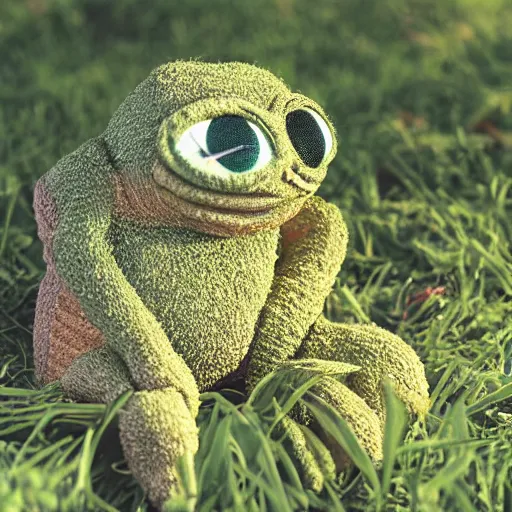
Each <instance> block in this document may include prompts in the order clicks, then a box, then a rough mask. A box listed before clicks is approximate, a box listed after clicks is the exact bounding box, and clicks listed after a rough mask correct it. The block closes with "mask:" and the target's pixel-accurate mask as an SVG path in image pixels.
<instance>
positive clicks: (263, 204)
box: [153, 161, 302, 217]
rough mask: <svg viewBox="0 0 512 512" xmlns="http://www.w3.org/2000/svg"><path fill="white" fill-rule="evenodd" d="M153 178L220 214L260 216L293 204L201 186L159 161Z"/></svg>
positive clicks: (264, 195)
mask: <svg viewBox="0 0 512 512" xmlns="http://www.w3.org/2000/svg"><path fill="white" fill-rule="evenodd" d="M153 178H154V180H155V181H156V183H157V184H158V185H160V186H161V187H163V188H164V189H165V190H166V191H168V192H170V193H171V194H173V195H175V196H178V197H179V198H180V199H182V200H186V201H187V202H188V203H191V204H194V205H197V206H198V207H202V208H205V209H208V210H212V211H214V212H216V213H220V214H231V215H237V216H244V217H247V216H249V217H255V216H258V217H259V216H264V215H265V214H268V213H269V212H271V211H272V210H275V209H277V208H278V207H280V206H283V205H284V204H287V205H289V204H290V199H288V198H286V199H283V198H282V197H279V196H276V195H273V194H269V193H261V192H260V193H251V194H223V193H221V192H216V191H211V190H206V189H202V188H200V187H197V186H196V185H192V184H191V183H189V182H187V181H186V180H184V179H183V178H181V177H180V176H179V175H178V174H177V173H176V172H174V171H172V170H171V169H170V168H169V167H167V166H165V165H163V164H162V163H161V162H160V161H157V162H156V163H155V166H154V168H153ZM297 199H299V198H297ZM301 199H302V198H301Z"/></svg>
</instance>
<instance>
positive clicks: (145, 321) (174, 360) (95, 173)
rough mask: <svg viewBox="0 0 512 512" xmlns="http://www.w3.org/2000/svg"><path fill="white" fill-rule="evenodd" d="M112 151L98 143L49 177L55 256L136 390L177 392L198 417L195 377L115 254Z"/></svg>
mask: <svg viewBox="0 0 512 512" xmlns="http://www.w3.org/2000/svg"><path fill="white" fill-rule="evenodd" d="M113 173H114V169H113V167H112V165H110V163H109V155H108V151H107V148H106V144H105V143H104V142H103V140H102V139H99V138H97V139H92V140H90V141H88V142H86V143H85V144H83V145H82V146H81V147H80V148H79V149H78V150H76V151H75V152H73V153H71V154H70V155H68V156H66V157H65V158H63V159H62V160H61V161H60V162H59V163H58V164H57V166H56V167H55V168H54V169H53V170H52V171H50V172H49V173H48V174H47V175H46V176H45V183H44V184H45V186H47V187H48V190H49V192H50V194H51V195H52V196H53V198H54V200H55V202H56V207H57V215H58V224H57V228H56V231H55V235H54V241H53V251H54V255H55V265H56V269H57V272H58V274H59V275H60V276H61V278H63V280H64V282H65V283H66V285H67V286H68V287H69V289H70V290H71V292H72V293H73V294H74V295H75V296H76V298H77V299H78V301H79V303H80V306H81V307H82V309H83V311H84V313H85V315H86V316H87V318H88V319H89V320H90V321H91V322H92V323H93V324H94V325H95V326H96V327H97V328H98V329H99V330H100V331H101V332H102V333H103V335H104V337H105V343H106V345H107V346H108V347H109V348H111V349H112V350H113V351H114V352H115V353H117V354H118V355H119V356H120V357H121V359H122V360H123V361H124V363H125V364H126V366H127V367H128V371H129V374H130V377H131V379H132V381H133V383H134V385H135V388H136V389H140V390H151V389H162V388H166V387H173V388H175V389H176V390H177V391H179V392H180V393H182V394H183V396H184V398H185V400H186V401H187V403H188V405H189V407H190V408H191V411H192V412H194V411H197V407H198V403H199V402H198V391H197V386H196V383H195V380H194V377H193V375H192V373H191V371H190V369H189V368H188V367H187V366H186V364H185V362H184V361H183V359H182V358H181V357H180V356H179V355H178V354H177V353H176V352H175V351H174V350H173V348H172V346H171V343H170V342H169V339H168V338H167V336H166V334H165V333H164V331H163V329H162V327H161V325H160V324H159V323H158V321H157V320H156V318H155V317H154V316H153V314H152V313H151V312H150V311H149V310H148V309H147V308H146V306H145V305H144V303H143V302H142V300H141V299H140V297H139V296H138V295H137V293H136V291H135V290H134V288H133V287H132V286H131V285H130V284H129V283H128V281H127V280H126V278H125V276H124V275H123V273H122V271H121V269H120V268H119V266H118V265H117V263H116V260H115V258H114V256H113V254H112V246H111V244H110V243H109V227H110V224H111V219H112V212H113V206H114V189H113V186H112V177H113Z"/></svg>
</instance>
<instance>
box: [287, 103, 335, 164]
mask: <svg viewBox="0 0 512 512" xmlns="http://www.w3.org/2000/svg"><path fill="white" fill-rule="evenodd" d="M286 131H287V132H288V137H290V140H291V142H292V144H293V147H294V148H295V151H297V154H298V155H299V156H300V158H301V160H302V161H303V162H304V163H305V164H306V165H307V166H308V167H318V166H319V165H320V164H321V163H322V161H323V160H324V158H325V157H326V156H327V155H328V154H329V153H330V152H331V149H332V144H333V138H332V133H331V130H330V128H329V126H327V123H326V122H325V121H324V120H323V119H322V117H321V116H320V114H318V113H317V112H315V111H314V110H312V109H310V108H301V109H299V110H293V111H292V112H290V113H289V114H288V115H287V116H286Z"/></svg>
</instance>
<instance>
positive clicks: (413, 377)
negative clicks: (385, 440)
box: [296, 315, 430, 428]
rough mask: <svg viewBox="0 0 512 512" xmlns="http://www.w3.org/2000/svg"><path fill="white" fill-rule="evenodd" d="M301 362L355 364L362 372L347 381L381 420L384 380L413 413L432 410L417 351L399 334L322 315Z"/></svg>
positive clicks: (299, 356)
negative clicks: (319, 361) (324, 361)
mask: <svg viewBox="0 0 512 512" xmlns="http://www.w3.org/2000/svg"><path fill="white" fill-rule="evenodd" d="M296 357H298V358H322V359H327V360H335V361H343V362H346V363H351V364H355V365H358V366H360V367H361V369H360V370H359V371H358V372H356V373H353V374H351V375H349V376H348V377H347V378H346V384H347V386H348V387H349V388H350V389H351V390H353V391H354V392H355V393H357V394H358V395H359V396H360V397H361V398H363V399H364V401H365V402H366V404H368V405H369V406H370V407H371V409H373V410H374V411H375V412H376V413H377V415H378V416H379V418H380V420H381V427H382V428H383V424H384V419H385V404H384V394H383V387H382V384H383V380H384V379H385V378H387V379H389V380H390V382H391V384H392V385H393V387H394V390H395V393H396V395H397V396H398V398H400V399H401V400H402V401H403V402H404V404H405V405H406V406H407V408H408V410H409V412H411V413H416V414H418V415H424V414H425V413H426V412H427V411H428V408H429V407H430V399H429V394H428V383H427V380H426V378H425V369H424V367H423V364H422V363H421V361H420V359H419V358H418V356H417V355H416V353H415V352H414V350H413V349H412V348H411V347H410V346H409V345H407V344H406V343H405V342H404V341H403V340H402V339H401V338H399V337H398V336H396V335H395V334H393V333H391V332H389V331H386V330H385V329H382V328H381V327H377V326H374V325H360V324H343V323H336V322H331V321H329V320H327V319H326V318H325V317H324V316H323V315H321V316H320V317H319V318H318V319H317V321H316V322H315V324H314V325H313V326H312V327H311V329H310V331H309V333H308V335H307V337H306V339H305V340H304V342H303V344H302V345H301V348H300V349H299V351H298V353H297V356H296Z"/></svg>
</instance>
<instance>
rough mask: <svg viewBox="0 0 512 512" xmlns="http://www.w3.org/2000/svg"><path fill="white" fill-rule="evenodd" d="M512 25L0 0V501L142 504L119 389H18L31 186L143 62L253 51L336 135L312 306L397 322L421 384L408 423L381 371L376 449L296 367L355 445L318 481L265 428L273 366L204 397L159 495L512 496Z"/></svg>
mask: <svg viewBox="0 0 512 512" xmlns="http://www.w3.org/2000/svg"><path fill="white" fill-rule="evenodd" d="M511 23H512V5H511V4H510V2H507V1H505V0H489V1H486V2H481V1H478V0H452V1H448V0H447V1H443V2H441V1H435V0H414V1H413V0H410V1H406V0H388V1H386V2H380V1H378V0H365V1H364V5H361V1H356V0H345V1H342V2H340V1H334V0H322V1H319V2H316V3H315V4H314V6H312V4H311V2H308V1H307V0H275V1H270V0H268V1H264V0H260V1H258V0H253V1H251V2H236V3H235V2H230V1H228V0H218V1H217V2H206V1H201V0H187V2H169V1H165V0H155V1H154V2H152V3H151V4H149V3H148V2H136V1H135V0H122V1H118V2H115V3H114V2H111V3H110V2H105V1H101V0H76V1H72V0H23V1H22V0H12V1H9V0H7V1H4V2H2V3H1V5H0V55H2V59H1V61H0V78H1V80H0V105H1V108H0V198H1V204H0V212H1V214H0V384H1V387H0V397H1V401H0V503H1V504H2V505H1V509H2V510H3V511H6V512H7V511H9V512H14V511H18V510H20V511H21V510H72V511H80V510H89V509H90V510H123V511H124V510H126V511H135V510H138V511H144V510H149V508H148V505H147V504H146V502H145V501H144V496H143V493H142V491H141V489H140V487H139V486H138V485H137V483H136V482H135V481H134V480H133V478H132V477H131V475H130V474H129V472H128V471H127V468H126V466H125V465H124V463H123V460H122V454H121V451H120V447H119V442H118V439H117V434H116V428H115V424H116V411H117V410H118V409H119V408H120V407H121V406H122V404H123V401H124V400H126V399H127V398H128V396H122V397H120V398H119V399H118V400H117V401H116V402H115V403H114V404H111V405H110V406H108V407H107V406H104V405H97V404H74V403H71V402H68V401H66V400H65V399H64V398H63V396H62V393H61V392H60V390H59V388H58V385H52V386H49V387H47V388H44V389H41V390H40V389H37V387H36V384H35V380H34V373H33V361H32V349H31V329H32V322H33V316H34V305H35V300H36V295H37V289H38V283H39V281H40V280H41V278H42V276H43V274H44V269H45V267H44V262H43V260H42V247H41V244H40V242H39V241H38V239H37V234H36V226H35V222H34V216H33V212H32V209H31V202H32V193H33V184H34V183H35V181H36V180H37V178H38V177H39V176H40V175H41V174H43V173H44V172H46V171H47V170H48V169H49V168H50V167H51V166H52V165H53V164H54V163H55V162H56V161H57V160H58V159H59V158H60V157H61V156H63V155H65V154H67V153H68V152H70V151H72V150H73V149H75V148H76V147H77V146H78V145H79V144H81V143H82V142H84V141H85V140H87V139H88V138H90V137H92V136H95V135H97V134H98V133H100V132H101V131H102V130H103V129H104V127H105V125H106V123H107V122H108V120H109V118H110V116H111V115H112V113H113V111H114V110H115V108H116V107H117V105H119V103H120V102H121V101H122V100H123V99H124V97H125V96H126V95H127V94H128V93H129V92H130V91H131V90H132V89H133V88H134V87H135V86H136V85H137V83H139V82H140V81H141V80H142V79H144V77H145V76H147V74H148V73H149V71H150V70H151V69H152V68H153V67H155V66H156V65H158V64H160V63H162V62H165V61H168V60H174V59H177V58H190V57H201V58H203V59H204V60H211V61H217V60H243V61H248V62H256V63H258V64H260V65H262V66H264V67H267V68H269V69H270V70H271V71H273V72H274V73H276V74H277V75H280V76H282V77H283V78H284V79H285V80H286V81H287V82H288V83H289V84H290V86H291V87H292V88H294V89H296V90H300V91H301V92H303V93H304V94H307V95H309V96H311V97H313V98H314V99H315V100H317V101H318V102H319V103H320V104H322V105H323V106H324V107H325V109H326V111H327V112H328V113H329V114H330V116H331V117H332V119H333V122H334V124H335V125H336V127H337V129H338V132H339V135H340V141H341V142H340V151H339V154H338V156H337V158H336V160H335V162H334V163H333V164H332V166H331V168H330V170H329V173H328V177H327V178H326V180H325V182H324V183H323V184H322V187H321V189H320V191H319V193H320V195H322V196H323V197H325V198H327V199H328V200H330V201H331V202H334V203H335V204H337V205H338V206H339V207H340V208H341V210H342V211H343V213H344V216H345V218H346V220H347V222H348V224H349V228H350V233H351V241H350V246H349V253H348V257H347V261H346V263H345V264H344V266H343V268H342V271H341V273H340V275H339V279H338V281H337V283H336V285H335V287H334V290H333V292H332V294H331V295H330V297H329V298H328V300H327V302H326V306H325V312H326V315H327V316H328V317H329V318H331V319H333V320H337V321H353V322H367V321H375V322H376V323H377V324H379V325H381V326H383V327H386V328H388V329H390V330H392V331H393V332H396V333H397V334H399V335H400V336H402V337H403V338H404V339H405V340H406V341H407V342H408V343H410V344H411V345H412V346H413V347H414V348H415V350H416V351H417V352H418V354H419V355H420V357H421V358H422V360H423V361H424V363H425V367H426V372H427V377H428V380H429V383H430V386H431V394H432V402H433V405H432V409H431V411H430V413H429V415H428V417H427V418H426V421H424V422H420V421H412V423H409V422H406V419H405V417H404V413H403V411H402V409H401V406H400V404H399V403H397V402H396V399H395V398H394V396H393V394H392V393H391V392H390V390H388V392H387V399H388V406H389V410H390V411H391V413H390V414H389V415H388V424H387V425H386V437H385V453H386V457H385V461H384V464H383V465H382V467H379V468H374V467H373V466H372V465H371V464H370V463H369V461H368V459H367V458H366V456H365V454H364V452H361V450H360V448H359V447H358V445H357V443H356V442H355V440H354V438H353V436H352V435H351V433H350V431H349V430H348V429H347V427H346V425H345V423H344V422H343V420H342V419H341V418H340V417H339V416H337V415H336V413H335V412H333V411H332V410H331V409H330V408H329V407H328V406H327V405H326V404H325V403H322V402H321V400H319V399H318V398H316V397H314V396H313V395H311V393H309V391H307V386H308V382H309V383H311V379H310V377H311V376H308V375H303V376H302V377H303V378H302V381H301V382H302V383H303V384H302V387H301V388H300V389H301V391H300V393H299V394H301V393H303V394H302V396H301V398H300V400H301V401H302V402H303V403H304V404H305V405H306V406H307V407H308V408H309V409H310V411H311V412H312V414H314V415H315V416H316V417H317V419H318V421H319V422H320V423H321V424H322V425H323V426H324V428H325V429H326V430H328V431H330V432H331V433H332V435H333V436H334V437H335V439H337V440H338V442H339V443H340V444H341V445H342V446H343V447H344V448H345V450H346V451H347V453H349V454H350V456H351V457H352V459H353V460H354V463H355V466H354V468H353V469H352V470H349V471H346V472H345V473H344V474H342V475H341V477H340V479H339V481H327V482H326V484H325V486H324V490H323V491H322V493H320V494H319V495H315V494H314V493H312V492H311V491H308V490H306V489H304V488H303V487H302V485H301V483H300V479H299V478H298V475H297V472H296V470H295V465H294V463H293V461H292V460H291V459H290V457H289V455H288V454H287V452H286V447H285V446H284V445H283V444H282V443H281V442H280V441H279V438H278V437H276V436H272V435H271V428H272V427H273V425H274V424H275V423H276V418H277V420H278V417H279V414H280V411H281V408H282V407H288V406H290V402H289V400H291V399H293V400H295V399H297V394H295V395H294V396H293V398H291V391H292V390H291V389H290V385H289V376H287V374H286V372H280V373H278V374H275V375H272V376H271V377H270V378H269V379H268V380H267V381H266V383H265V385H264V386H262V387H260V388H259V391H258V392H257V393H255V394H254V395H253V396H251V397H250V398H249V400H248V401H247V400H246V397H243V396H240V395H239V394H237V393H236V392H230V391H223V392H222V393H208V394H205V395H203V397H202V398H203V406H202V408H201V412H200V416H199V418H198V422H199V425H200V427H201V448H200V451H199V453H198V454H197V457H196V474H192V473H191V472H190V470H189V469H187V468H186V467H182V468H181V474H182V477H183V491H182V494H181V495H180V496H179V498H177V499H176V500H175V501H174V502H173V503H172V504H171V505H170V507H169V510H184V509H186V508H187V507H188V508H190V507H191V506H194V503H195V504H196V506H197V508H198V509H199V510H276V509H281V510H283V511H284V510H303V509H306V508H310V509H320V510H325V509H328V510H339V511H341V510H347V511H349V510H350V511H352V510H354V511H356V510H380V511H384V510H386V511H388V510H393V511H395V510H396V511H406V510H419V511H428V512H431V511H445V510H462V511H464V512H466V511H468V512H469V511H477V510H478V511H493V512H494V511H509V510H512V486H511V483H510V482H511V481H512V448H511V446H512V300H511V297H512V254H511V252H512V251H511V242H510V241H511V239H512V171H511V169H512V85H511V84H512V38H511V36H510V30H509V27H510V26H511ZM428 287H430V288H431V289H433V290H434V292H433V293H430V294H428V293H423V295H421V293H422V292H424V291H425V290H426V289H427V288H428ZM273 396H275V397H276V399H275V400H273V398H272V397H273ZM23 504H24V505H23Z"/></svg>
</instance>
